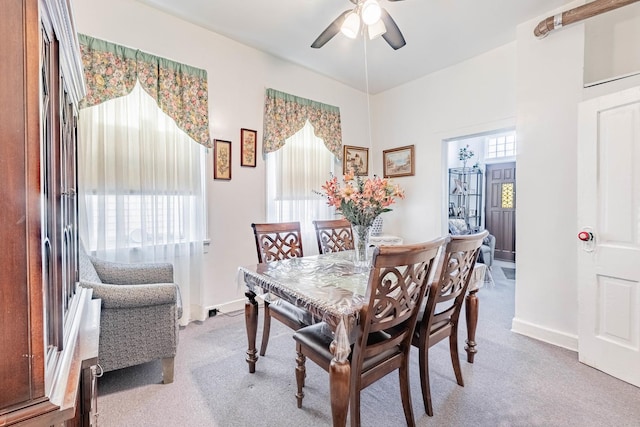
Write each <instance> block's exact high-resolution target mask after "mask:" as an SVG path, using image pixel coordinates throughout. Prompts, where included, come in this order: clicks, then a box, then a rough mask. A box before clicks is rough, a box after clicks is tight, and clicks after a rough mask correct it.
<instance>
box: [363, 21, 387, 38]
mask: <svg viewBox="0 0 640 427" xmlns="http://www.w3.org/2000/svg"><path fill="white" fill-rule="evenodd" d="M367 32H368V33H369V40H373V39H375V38H376V37H380V36H381V35H383V34H384V33H386V32H387V27H385V25H384V22H382V19H380V20H378V22H376V23H374V24H371V25H368V26H367Z"/></svg>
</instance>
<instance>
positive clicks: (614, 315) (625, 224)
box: [576, 87, 640, 387]
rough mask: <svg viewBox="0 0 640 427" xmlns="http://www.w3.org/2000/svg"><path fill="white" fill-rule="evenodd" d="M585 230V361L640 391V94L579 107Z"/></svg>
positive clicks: (581, 272)
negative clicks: (588, 233) (591, 235)
mask: <svg viewBox="0 0 640 427" xmlns="http://www.w3.org/2000/svg"><path fill="white" fill-rule="evenodd" d="M578 228H579V230H578V231H588V232H592V233H593V236H594V240H592V241H586V242H584V241H580V240H576V241H577V245H578V287H579V288H578V296H579V319H578V320H579V331H578V339H579V343H578V352H579V360H580V361H581V362H583V363H585V364H587V365H590V366H593V367H594V368H596V369H599V370H601V371H603V372H606V373H608V374H610V375H613V376H614V377H617V378H620V379H622V380H624V381H627V382H629V383H631V384H634V385H636V386H639V387H640V87H638V88H634V89H631V90H626V91H623V92H619V93H616V94H611V95H607V96H603V97H600V98H597V99H593V100H589V101H585V102H583V103H581V104H580V110H579V125H578ZM582 237H587V238H588V237H589V235H586V236H585V235H583V236H582Z"/></svg>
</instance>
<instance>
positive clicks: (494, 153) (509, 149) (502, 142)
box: [486, 132, 516, 159]
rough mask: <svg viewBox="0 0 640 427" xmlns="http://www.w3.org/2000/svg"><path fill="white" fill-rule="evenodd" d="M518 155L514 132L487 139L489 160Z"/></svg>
mask: <svg viewBox="0 0 640 427" xmlns="http://www.w3.org/2000/svg"><path fill="white" fill-rule="evenodd" d="M515 155H516V134H515V133H514V132H512V133H509V134H505V135H498V136H491V137H489V138H487V155H486V158H487V159H497V158H501V157H513V156H515Z"/></svg>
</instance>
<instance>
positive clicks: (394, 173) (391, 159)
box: [382, 145, 463, 190]
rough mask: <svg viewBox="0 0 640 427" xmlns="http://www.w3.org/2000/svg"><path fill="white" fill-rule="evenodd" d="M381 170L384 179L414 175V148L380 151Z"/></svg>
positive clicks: (410, 146)
mask: <svg viewBox="0 0 640 427" xmlns="http://www.w3.org/2000/svg"><path fill="white" fill-rule="evenodd" d="M382 170H383V175H384V177H385V178H394V177H398V176H412V175H414V174H415V155H414V146H413V145H407V146H406V147H398V148H392V149H390V150H384V151H382ZM461 190H463V189H461Z"/></svg>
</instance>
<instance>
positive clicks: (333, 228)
mask: <svg viewBox="0 0 640 427" xmlns="http://www.w3.org/2000/svg"><path fill="white" fill-rule="evenodd" d="M313 226H314V228H315V230H316V240H317V242H318V252H319V253H321V254H328V253H331V252H341V251H347V250H350V249H353V232H352V231H351V223H350V222H349V221H347V220H346V219H329V220H316V221H313Z"/></svg>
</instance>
